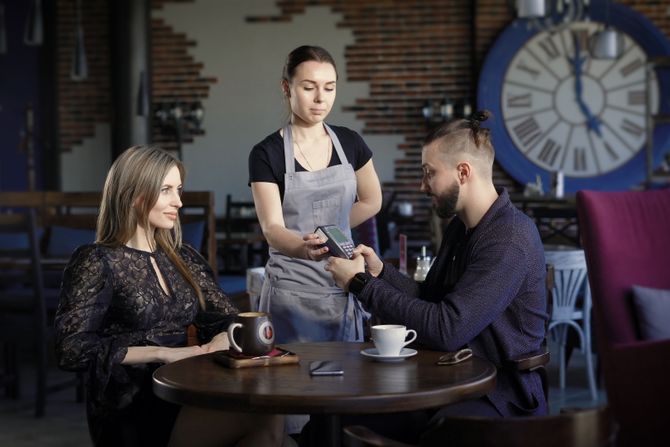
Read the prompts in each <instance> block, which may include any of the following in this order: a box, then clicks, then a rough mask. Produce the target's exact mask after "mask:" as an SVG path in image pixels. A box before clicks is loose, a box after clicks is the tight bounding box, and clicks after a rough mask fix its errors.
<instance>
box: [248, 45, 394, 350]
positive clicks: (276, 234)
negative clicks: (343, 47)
mask: <svg viewBox="0 0 670 447" xmlns="http://www.w3.org/2000/svg"><path fill="white" fill-rule="evenodd" d="M336 84H337V70H336V68H335V61H334V60H333V58H332V56H331V55H330V54H329V53H328V52H327V51H326V50H324V49H323V48H320V47H314V46H301V47H298V48H296V49H295V50H293V51H292V52H291V53H290V54H289V55H288V58H287V59H286V64H285V66H284V72H283V76H282V81H281V87H282V92H283V94H284V97H285V98H286V100H287V102H288V104H289V106H290V123H289V124H287V125H286V126H285V127H284V128H283V129H281V130H278V131H276V132H274V133H272V134H270V135H269V136H268V137H266V138H265V139H264V140H263V141H261V142H260V143H258V144H257V145H256V146H254V148H253V149H252V150H251V154H250V155H249V179H250V180H249V181H250V184H251V191H252V193H253V197H254V203H255V205H256V213H257V215H258V220H259V222H260V224H261V228H262V230H263V234H264V236H265V238H266V239H267V241H268V243H269V245H270V258H269V260H268V262H267V264H266V266H265V282H264V283H263V289H262V291H261V298H260V310H262V311H265V312H270V313H271V314H272V321H273V323H274V325H275V329H276V333H277V342H278V343H290V342H303V341H360V340H362V338H363V314H364V312H363V310H362V309H361V307H360V304H359V303H358V301H357V300H356V299H355V298H354V297H353V296H352V295H349V294H347V293H345V292H344V291H343V290H342V289H340V288H338V287H337V286H336V285H335V283H334V282H333V279H332V276H331V275H330V274H328V272H326V271H325V270H324V265H325V261H324V259H325V258H326V257H328V255H329V254H328V248H326V247H323V246H322V244H323V242H324V241H322V240H320V239H319V237H318V236H317V235H316V234H314V230H315V228H316V227H317V226H319V225H329V224H335V225H337V226H339V227H340V228H341V229H342V230H343V231H344V232H345V233H346V234H347V235H348V236H351V228H352V227H355V226H357V225H359V224H360V223H362V222H364V221H365V220H367V219H369V218H370V217H372V216H374V215H375V214H377V212H379V209H380V207H381V200H382V197H381V187H380V185H379V178H378V177H377V173H376V171H375V168H374V165H373V164H372V152H371V151H370V148H368V146H367V145H366V144H365V142H364V141H363V139H362V138H361V137H360V135H358V134H357V133H356V132H354V131H352V130H350V129H347V128H345V127H339V126H329V125H327V124H326V123H325V122H324V120H325V119H326V117H327V116H328V114H329V113H330V110H331V108H332V107H333V103H334V102H335V94H336Z"/></svg>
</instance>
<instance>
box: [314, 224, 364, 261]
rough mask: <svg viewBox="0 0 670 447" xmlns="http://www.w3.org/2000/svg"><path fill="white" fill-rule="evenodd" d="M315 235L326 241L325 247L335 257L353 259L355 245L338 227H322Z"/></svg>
mask: <svg viewBox="0 0 670 447" xmlns="http://www.w3.org/2000/svg"><path fill="white" fill-rule="evenodd" d="M314 233H315V234H317V235H318V236H319V237H320V238H321V239H323V240H324V241H326V242H325V243H324V245H325V246H327V247H328V251H329V253H330V254H332V255H333V256H337V257H340V258H345V259H351V257H352V256H353V255H354V243H353V242H352V241H351V239H349V238H348V237H347V235H346V234H344V232H343V231H342V230H340V229H339V227H338V226H337V225H320V226H318V227H316V230H314Z"/></svg>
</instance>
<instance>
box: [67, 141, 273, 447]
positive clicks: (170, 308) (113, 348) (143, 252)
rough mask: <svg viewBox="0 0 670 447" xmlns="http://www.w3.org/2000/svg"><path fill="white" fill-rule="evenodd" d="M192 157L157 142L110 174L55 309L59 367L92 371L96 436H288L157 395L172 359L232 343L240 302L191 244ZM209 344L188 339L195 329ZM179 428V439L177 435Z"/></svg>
mask: <svg viewBox="0 0 670 447" xmlns="http://www.w3.org/2000/svg"><path fill="white" fill-rule="evenodd" d="M183 179H184V168H183V166H182V164H181V162H179V161H178V160H177V159H175V158H174V157H172V156H171V155H170V154H168V153H167V152H164V151H162V150H161V149H158V148H156V147H146V146H135V147H132V148H130V149H128V150H126V151H125V152H124V153H123V154H121V155H120V156H119V158H118V159H117V160H116V161H115V162H114V164H113V165H112V167H111V169H110V170H109V173H108V175H107V180H106V181H105V187H104V190H103V195H102V203H101V204H100V214H99V216H98V223H97V241H96V243H95V244H91V245H84V246H81V247H79V248H78V249H77V250H76V251H75V253H74V254H73V255H72V259H71V260H70V262H69V264H68V266H67V267H66V269H65V273H64V277H63V284H62V288H61V295H60V304H59V307H58V311H57V314H56V322H55V326H56V354H57V357H58V362H59V365H60V367H61V368H63V369H66V370H72V371H81V370H86V371H87V372H88V381H87V383H88V388H87V414H88V424H89V431H90V433H91V438H92V440H93V443H94V445H96V446H107V445H109V446H140V445H141V446H145V445H152V446H162V445H167V444H168V442H170V444H171V445H186V444H188V445H195V446H197V445H203V446H204V445H235V444H237V443H238V442H239V443H245V442H246V443H249V445H274V444H280V443H281V438H282V428H283V419H282V417H280V416H272V415H267V416H264V415H253V416H252V415H246V414H237V413H223V412H216V411H209V410H199V409H195V408H189V407H184V408H183V409H181V413H180V407H179V406H177V405H174V404H171V403H168V402H165V401H162V400H161V399H159V398H157V397H156V396H155V395H154V394H153V391H152V373H153V372H154V370H155V369H156V368H157V367H158V366H160V364H163V363H170V362H174V361H176V360H179V359H183V358H186V357H191V356H194V355H200V354H205V353H208V352H213V351H217V350H221V349H227V348H228V340H227V334H226V333H225V332H222V331H223V330H225V328H227V326H228V324H229V323H230V321H231V320H232V318H233V317H234V315H235V314H236V313H237V309H236V308H235V307H234V306H233V304H232V303H231V302H230V300H229V299H228V297H227V296H226V295H225V294H224V292H223V291H222V290H221V289H220V288H219V287H218V285H217V283H216V281H215V280H214V277H213V275H212V271H211V269H210V267H209V266H208V264H207V263H206V261H205V260H204V258H203V257H202V256H201V255H200V254H199V253H198V252H197V251H196V250H194V249H193V248H192V247H190V246H188V245H183V244H182V243H181V231H180V225H179V208H180V207H181V206H182V203H181V199H180V195H181V191H182V181H183ZM191 324H194V325H195V326H196V327H197V329H198V331H197V332H198V338H199V342H200V343H202V344H201V345H199V346H187V345H186V341H187V328H188V327H189V326H190V325H191ZM171 437H172V439H171Z"/></svg>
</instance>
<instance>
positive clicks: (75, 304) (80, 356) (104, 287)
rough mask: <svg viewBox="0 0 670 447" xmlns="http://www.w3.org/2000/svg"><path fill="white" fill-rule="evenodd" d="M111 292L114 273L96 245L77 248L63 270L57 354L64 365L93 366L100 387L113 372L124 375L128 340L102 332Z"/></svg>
mask: <svg viewBox="0 0 670 447" xmlns="http://www.w3.org/2000/svg"><path fill="white" fill-rule="evenodd" d="M112 296H113V287H112V278H111V274H110V272H109V270H108V268H107V266H106V264H105V262H104V261H103V259H102V257H101V256H100V254H99V252H98V250H97V247H96V246H95V245H85V246H82V247H80V248H79V249H77V251H75V253H74V254H73V255H72V258H71V259H70V262H69V263H68V265H67V267H66V268H65V271H64V274H63V284H62V286H61V291H60V299H59V304H58V310H57V312H56V319H55V329H56V356H57V358H58V364H59V366H60V367H61V368H63V369H66V370H71V371H79V370H86V369H93V370H94V373H95V377H96V379H97V380H96V381H97V384H98V386H99V387H100V389H104V388H105V386H106V384H107V382H108V381H109V377H110V376H111V375H115V376H116V375H119V376H124V375H125V372H124V370H123V368H122V367H121V361H122V360H123V359H124V358H125V356H126V353H127V350H128V344H127V340H125V337H103V336H101V335H100V333H101V332H100V329H101V327H102V325H103V322H104V319H105V315H106V313H107V309H108V308H109V305H110V302H111V300H112Z"/></svg>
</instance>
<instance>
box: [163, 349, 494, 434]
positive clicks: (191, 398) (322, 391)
mask: <svg viewBox="0 0 670 447" xmlns="http://www.w3.org/2000/svg"><path fill="white" fill-rule="evenodd" d="M281 347H282V348H284V349H288V350H290V351H292V352H295V353H297V354H298V355H299V356H300V363H298V364H292V365H282V366H272V367H257V368H243V369H230V368H226V367H223V366H221V365H219V364H218V363H216V362H215V361H214V358H213V356H214V355H215V354H208V355H202V356H198V357H191V358H188V359H184V360H181V361H178V362H175V363H171V364H168V365H164V366H162V367H160V368H158V369H157V370H156V372H155V373H154V392H155V393H156V395H158V396H159V397H161V398H162V399H165V400H167V401H170V402H174V403H177V404H180V405H191V406H196V407H204V408H212V409H220V410H226V411H241V412H250V413H253V412H261V413H279V414H310V415H311V420H312V423H313V424H314V430H313V432H314V433H316V434H317V436H318V437H319V442H320V443H321V444H322V445H323V444H324V443H326V444H327V443H331V445H339V444H338V443H339V438H340V428H341V427H340V425H339V415H341V414H364V413H367V414H371V413H393V412H400V411H411V410H421V409H426V408H435V407H441V406H444V405H448V404H451V403H455V402H459V401H462V400H466V399H473V398H477V397H480V396H483V395H484V394H486V393H487V392H488V391H490V390H492V389H493V388H494V386H495V376H496V368H495V366H494V365H493V364H492V363H491V362H489V361H487V360H484V359H481V358H477V357H473V358H471V359H469V360H466V361H464V362H462V363H460V364H457V365H453V366H438V365H436V364H435V362H436V361H437V359H438V357H439V356H440V355H441V354H442V353H441V352H437V351H428V350H419V352H418V354H417V355H415V356H413V357H410V358H407V359H405V360H403V361H401V362H397V363H383V362H377V361H373V360H372V359H370V358H368V357H364V356H363V355H361V353H360V351H361V350H362V349H364V348H369V347H372V345H371V344H370V343H350V342H326V343H292V344H286V345H282V346H281ZM313 360H336V361H339V362H340V363H341V364H342V366H343V370H344V375H342V376H318V377H312V376H310V375H309V363H310V362H311V361H313Z"/></svg>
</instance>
